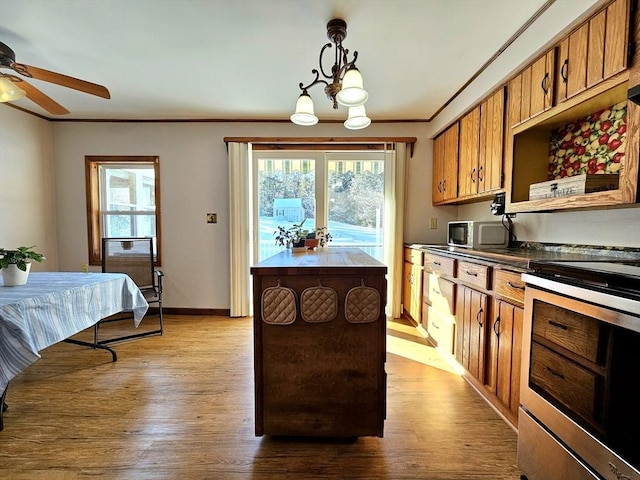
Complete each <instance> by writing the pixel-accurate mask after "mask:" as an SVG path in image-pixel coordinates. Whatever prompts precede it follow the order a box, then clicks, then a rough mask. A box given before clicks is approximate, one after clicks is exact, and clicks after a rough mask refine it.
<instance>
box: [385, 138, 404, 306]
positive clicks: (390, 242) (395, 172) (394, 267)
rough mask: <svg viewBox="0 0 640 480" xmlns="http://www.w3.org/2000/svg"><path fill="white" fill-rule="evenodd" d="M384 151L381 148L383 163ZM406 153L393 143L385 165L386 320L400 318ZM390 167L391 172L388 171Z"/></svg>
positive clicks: (401, 144) (398, 144) (402, 146)
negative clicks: (388, 160) (389, 163)
mask: <svg viewBox="0 0 640 480" xmlns="http://www.w3.org/2000/svg"><path fill="white" fill-rule="evenodd" d="M386 150H387V147H386V145H385V159H386V158H387V157H388V155H386ZM407 155H408V149H407V144H406V143H396V147H395V149H394V151H393V157H392V160H391V161H392V162H393V163H392V165H385V169H384V172H385V173H384V174H385V179H384V183H385V188H388V189H390V191H389V192H388V194H385V199H387V200H385V218H386V219H388V223H387V225H388V226H389V227H390V228H386V227H385V229H384V235H385V237H384V243H385V245H386V246H388V248H385V259H384V263H385V264H386V265H387V268H388V270H387V309H386V310H387V316H390V317H391V318H400V316H401V314H402V310H401V304H402V260H403V250H402V246H403V235H404V210H405V208H404V207H405V189H406V172H407V162H408V159H407ZM388 167H391V168H388Z"/></svg>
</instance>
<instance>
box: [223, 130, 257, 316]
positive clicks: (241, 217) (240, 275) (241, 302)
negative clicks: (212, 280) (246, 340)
mask: <svg viewBox="0 0 640 480" xmlns="http://www.w3.org/2000/svg"><path fill="white" fill-rule="evenodd" d="M228 152H229V192H230V194H229V197H230V198H229V220H230V222H229V223H230V242H229V244H230V246H231V249H230V250H231V251H230V255H231V259H230V260H231V262H230V266H231V272H230V278H231V288H230V290H231V309H230V310H231V316H232V317H247V316H251V315H253V302H252V295H251V274H250V271H249V269H250V266H251V258H252V245H253V242H252V241H251V239H252V238H253V235H252V228H253V227H252V225H253V220H252V213H251V211H252V202H251V199H252V198H253V195H252V193H251V188H252V181H251V178H252V177H251V145H249V144H247V143H237V142H229V144H228Z"/></svg>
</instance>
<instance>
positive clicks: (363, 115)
mask: <svg viewBox="0 0 640 480" xmlns="http://www.w3.org/2000/svg"><path fill="white" fill-rule="evenodd" d="M369 125H371V119H370V118H369V117H367V112H365V109H364V105H358V106H356V107H349V118H347V119H346V120H345V121H344V126H345V127H347V128H348V129H349V130H360V129H362V128H367V127H368V126H369Z"/></svg>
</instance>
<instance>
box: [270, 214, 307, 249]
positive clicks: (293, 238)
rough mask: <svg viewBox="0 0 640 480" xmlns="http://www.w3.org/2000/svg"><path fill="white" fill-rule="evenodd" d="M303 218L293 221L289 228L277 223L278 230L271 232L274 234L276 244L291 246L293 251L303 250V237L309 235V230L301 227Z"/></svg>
mask: <svg viewBox="0 0 640 480" xmlns="http://www.w3.org/2000/svg"><path fill="white" fill-rule="evenodd" d="M305 220H306V219H305ZM305 220H303V221H302V222H300V223H294V224H293V225H292V226H291V227H289V228H285V227H283V226H281V225H278V230H276V231H275V232H273V234H274V235H275V236H276V245H278V246H280V247H285V248H291V249H292V251H293V252H298V251H303V250H305V249H306V247H305V239H306V238H307V235H309V230H306V229H303V228H302V225H303V224H304V222H305Z"/></svg>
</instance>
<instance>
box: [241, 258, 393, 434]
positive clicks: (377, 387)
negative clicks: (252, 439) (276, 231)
mask: <svg viewBox="0 0 640 480" xmlns="http://www.w3.org/2000/svg"><path fill="white" fill-rule="evenodd" d="M386 272H387V267H386V266H384V265H383V264H382V263H380V262H378V261H377V260H376V259H374V258H373V257H371V256H369V255H367V254H366V253H364V252H363V251H362V250H360V249H358V248H341V247H330V248H326V249H319V250H318V251H309V252H306V253H291V252H290V251H284V252H281V253H279V254H277V255H274V256H273V257H271V258H268V259H266V260H264V261H262V262H260V263H259V264H257V265H255V266H253V267H251V274H252V275H253V302H254V303H253V305H254V320H253V326H254V327H253V328H254V369H255V422H256V423H255V432H256V435H257V436H262V435H287V436H313V437H359V436H378V437H382V436H383V425H384V418H385V414H386V374H385V370H384V363H385V352H386V318H385V313H384V309H385V303H386V288H387V283H386Z"/></svg>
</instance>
